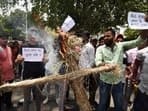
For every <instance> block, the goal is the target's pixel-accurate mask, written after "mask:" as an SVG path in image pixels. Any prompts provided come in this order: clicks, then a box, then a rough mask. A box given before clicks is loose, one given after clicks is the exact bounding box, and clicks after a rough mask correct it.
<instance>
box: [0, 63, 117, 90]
mask: <svg viewBox="0 0 148 111" xmlns="http://www.w3.org/2000/svg"><path fill="white" fill-rule="evenodd" d="M114 69H116V65H108V66H100V67H97V68H90V69H82V70H78V71H74V72H70V73H66V74H64V75H59V74H52V75H50V76H46V77H42V78H37V79H30V80H24V81H20V82H14V83H7V84H3V85H1V86H0V92H1V91H7V90H13V89H16V88H23V87H28V86H33V85H37V84H44V83H47V82H57V81H61V80H64V79H67V80H70V81H71V80H74V79H77V78H80V77H83V76H87V75H90V74H92V73H93V74H98V73H99V72H103V71H111V70H114Z"/></svg>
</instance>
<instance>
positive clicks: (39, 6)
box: [5, 0, 148, 33]
mask: <svg viewBox="0 0 148 111" xmlns="http://www.w3.org/2000/svg"><path fill="white" fill-rule="evenodd" d="M5 1H9V0H5ZM12 1H14V3H17V2H18V1H19V0H12ZM24 1H26V2H25V3H26V4H27V0H24ZM31 2H32V4H33V6H34V7H33V8H32V17H33V18H34V19H35V22H36V23H39V25H41V24H44V25H48V26H49V27H51V28H55V27H57V26H58V25H59V26H60V25H61V24H62V23H63V21H64V19H65V18H66V17H67V15H70V16H71V17H72V18H74V20H75V21H76V26H75V27H74V30H79V29H86V30H89V31H90V32H94V33H96V32H98V31H101V30H103V29H104V28H106V27H108V26H116V25H123V24H125V23H127V22H126V21H127V13H128V11H141V12H146V11H147V9H148V5H147V3H145V2H143V1H141V0H31ZM146 2H147V1H146ZM12 6H13V5H12ZM44 14H46V15H47V21H45V20H44Z"/></svg>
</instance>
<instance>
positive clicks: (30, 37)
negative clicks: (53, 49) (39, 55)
mask: <svg viewBox="0 0 148 111" xmlns="http://www.w3.org/2000/svg"><path fill="white" fill-rule="evenodd" d="M38 42H39V41H38V40H37V38H36V37H34V36H33V35H30V34H29V35H28V43H29V44H31V45H35V44H37V43H38Z"/></svg>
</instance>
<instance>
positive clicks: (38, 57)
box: [22, 48, 44, 62]
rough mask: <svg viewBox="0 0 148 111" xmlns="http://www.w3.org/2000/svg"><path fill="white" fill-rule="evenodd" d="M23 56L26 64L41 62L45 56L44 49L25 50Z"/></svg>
mask: <svg viewBox="0 0 148 111" xmlns="http://www.w3.org/2000/svg"><path fill="white" fill-rule="evenodd" d="M22 55H23V57H24V61H26V62H41V61H42V60H43V56H44V49H43V48H23V49H22Z"/></svg>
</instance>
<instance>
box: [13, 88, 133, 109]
mask: <svg viewBox="0 0 148 111" xmlns="http://www.w3.org/2000/svg"><path fill="white" fill-rule="evenodd" d="M50 89H51V90H50V95H49V101H48V102H47V103H46V104H43V105H42V111H59V109H58V105H57V103H56V97H55V87H54V86H51V87H50ZM98 95H99V93H98V90H97V92H96V101H97V102H98V103H99V101H98V98H99V96H98ZM22 98H23V93H22V89H16V90H15V91H14V93H13V97H12V100H13V103H14V106H15V107H16V108H15V109H16V110H15V111H22V106H23V104H22V103H21V102H19V101H20V100H21V99H22ZM69 98H70V99H69V100H68V101H67V102H66V105H65V106H66V107H67V109H70V110H65V111H79V110H78V106H77V105H76V102H75V100H74V95H73V92H72V90H70V97H69ZM33 104H34V102H32V104H31V108H30V109H31V110H30V111H35V108H34V107H33ZM110 106H111V107H113V106H114V105H113V100H112V99H111V104H110ZM128 111H130V110H128Z"/></svg>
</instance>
